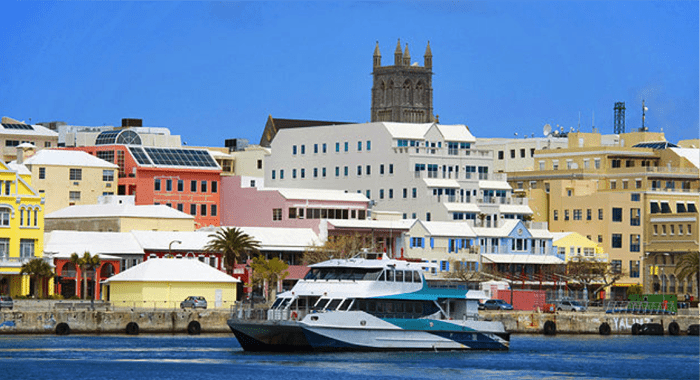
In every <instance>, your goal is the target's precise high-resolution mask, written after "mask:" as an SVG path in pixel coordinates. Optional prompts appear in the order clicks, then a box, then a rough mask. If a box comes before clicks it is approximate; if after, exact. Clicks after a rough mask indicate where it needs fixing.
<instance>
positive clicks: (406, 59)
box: [403, 44, 411, 66]
mask: <svg viewBox="0 0 700 380" xmlns="http://www.w3.org/2000/svg"><path fill="white" fill-rule="evenodd" d="M403 65H404V66H411V53H409V52H408V44H406V50H405V51H404V52H403Z"/></svg>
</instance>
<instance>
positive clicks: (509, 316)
mask: <svg viewBox="0 0 700 380" xmlns="http://www.w3.org/2000/svg"><path fill="white" fill-rule="evenodd" d="M93 306H94V307H83V308H80V307H72V308H68V310H64V309H63V308H60V307H57V305H51V306H50V307H46V306H44V307H32V306H31V304H26V305H21V304H20V305H19V307H16V308H15V309H14V310H12V311H9V310H2V311H0V334H59V335H62V334H132V335H136V334H139V333H145V334H153V333H169V334H200V333H202V334H206V333H228V332H230V330H229V328H228V326H227V325H226V320H227V319H228V318H229V317H230V315H231V313H230V311H229V310H227V309H218V310H194V311H193V310H187V311H183V310H179V309H178V310H157V309H150V310H149V309H140V310H139V309H133V310H132V309H123V310H120V309H117V310H112V309H110V307H109V306H107V307H104V305H100V304H97V305H93ZM93 309H94V310H93ZM480 314H481V317H482V318H484V319H487V320H493V321H501V322H503V324H504V325H505V327H506V330H507V331H509V332H511V333H514V334H542V333H545V330H549V332H552V331H551V330H552V327H554V332H555V333H557V334H600V333H601V332H604V331H605V330H606V329H607V330H608V331H609V333H610V334H631V333H632V328H633V326H634V324H635V323H636V324H639V325H642V324H645V323H659V324H661V325H662V326H663V329H664V333H665V334H667V335H668V334H669V326H671V324H672V323H673V322H675V323H676V325H675V326H673V327H671V329H673V328H675V327H678V328H679V331H680V334H681V335H682V334H685V333H686V332H687V331H688V328H689V326H690V325H693V324H698V323H700V316H699V315H698V309H697V308H694V309H687V310H684V312H683V315H639V314H622V313H614V314H608V313H605V312H602V311H588V312H584V313H577V312H557V313H542V312H535V311H481V312H480ZM605 324H606V325H607V326H604V325H605Z"/></svg>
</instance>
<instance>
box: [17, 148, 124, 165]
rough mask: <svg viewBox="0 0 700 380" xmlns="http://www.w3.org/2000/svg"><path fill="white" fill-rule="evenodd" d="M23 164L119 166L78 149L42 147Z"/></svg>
mask: <svg viewBox="0 0 700 380" xmlns="http://www.w3.org/2000/svg"><path fill="white" fill-rule="evenodd" d="M24 164H25V165H46V166H72V167H81V166H82V167H91V168H105V169H117V168H119V166H117V165H115V164H113V163H110V162H107V161H105V160H103V159H100V158H97V157H95V156H93V155H92V154H89V153H86V152H82V151H78V150H59V149H43V150H40V151H38V152H36V154H35V155H33V156H31V157H29V158H27V159H26V160H24Z"/></svg>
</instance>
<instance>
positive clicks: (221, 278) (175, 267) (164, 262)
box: [102, 258, 240, 309]
mask: <svg viewBox="0 0 700 380" xmlns="http://www.w3.org/2000/svg"><path fill="white" fill-rule="evenodd" d="M239 282H240V280H238V279H235V278H233V277H231V276H229V275H227V274H226V273H224V272H222V271H219V270H217V269H214V268H212V267H210V266H209V265H207V264H204V263H202V262H200V261H199V260H196V259H175V258H173V259H148V260H146V261H144V262H143V263H141V264H139V265H137V266H135V267H133V268H130V269H128V270H126V271H124V272H122V273H119V274H117V275H114V276H112V277H110V278H109V279H107V280H105V282H104V283H105V284H106V285H107V286H108V289H107V290H103V292H102V294H103V298H104V299H105V301H109V302H110V303H111V304H112V305H113V306H114V307H115V308H120V307H128V308H135V307H147V308H156V309H177V308H179V307H180V302H182V301H184V300H185V298H187V297H189V296H202V297H204V298H205V299H206V300H207V308H208V309H228V308H230V307H231V305H234V304H235V302H236V291H237V286H238V283H239Z"/></svg>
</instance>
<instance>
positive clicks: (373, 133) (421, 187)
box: [264, 122, 532, 226]
mask: <svg viewBox="0 0 700 380" xmlns="http://www.w3.org/2000/svg"><path fill="white" fill-rule="evenodd" d="M475 141H476V139H475V138H474V136H473V135H472V134H471V133H470V132H469V129H468V128H467V127H466V126H465V125H440V124H436V123H424V124H410V123H391V122H375V123H365V124H345V125H334V126H318V127H306V128H289V129H282V130H280V131H278V133H277V135H276V136H275V138H274V140H273V141H272V144H271V149H272V151H271V154H270V156H268V157H266V161H265V165H264V168H265V169H264V171H265V184H266V186H268V187H286V188H290V187H295V188H323V189H339V190H344V191H347V192H353V193H355V192H356V193H362V194H365V195H366V196H367V198H369V199H370V200H371V201H372V202H371V204H372V205H373V208H372V211H373V212H391V211H394V212H399V213H400V214H401V215H402V217H403V219H409V218H410V219H421V220H425V221H431V220H434V221H451V220H476V219H478V218H479V214H483V218H484V223H485V225H486V226H489V225H497V224H498V223H499V222H498V220H500V219H501V218H510V219H514V218H518V219H520V218H522V217H523V216H525V215H528V214H531V213H532V211H530V209H529V207H527V203H526V200H524V199H513V198H511V195H512V189H511V187H510V186H509V185H508V184H507V182H506V177H505V174H502V173H494V172H493V154H492V152H491V151H490V150H479V149H473V146H472V145H473V144H474V142H475ZM514 206H525V207H514Z"/></svg>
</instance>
